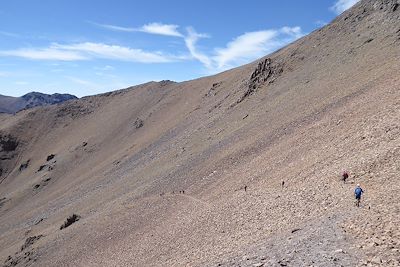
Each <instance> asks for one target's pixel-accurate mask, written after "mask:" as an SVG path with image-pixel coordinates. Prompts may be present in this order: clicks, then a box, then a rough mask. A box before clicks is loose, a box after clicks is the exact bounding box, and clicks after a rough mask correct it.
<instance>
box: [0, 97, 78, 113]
mask: <svg viewBox="0 0 400 267" xmlns="http://www.w3.org/2000/svg"><path fill="white" fill-rule="evenodd" d="M71 99H77V97H76V96H74V95H69V94H52V95H48V94H42V93H38V92H31V93H28V94H26V95H23V96H21V97H12V96H4V95H0V113H10V114H12V113H16V112H18V111H20V110H23V109H28V108H33V107H38V106H47V105H54V104H58V103H62V102H64V101H67V100H71Z"/></svg>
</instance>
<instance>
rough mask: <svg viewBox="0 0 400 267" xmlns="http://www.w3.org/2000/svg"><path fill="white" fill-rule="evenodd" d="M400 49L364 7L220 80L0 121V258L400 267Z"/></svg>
mask: <svg viewBox="0 0 400 267" xmlns="http://www.w3.org/2000/svg"><path fill="white" fill-rule="evenodd" d="M399 45H400V8H399V2H398V1H395V0H375V1H367V0H364V1H360V2H359V3H358V4H356V5H355V6H354V7H353V8H352V9H350V10H348V11H346V12H345V13H344V14H342V15H341V16H339V17H338V18H337V19H335V20H334V21H333V22H332V23H331V24H329V25H327V26H326V27H324V28H322V29H320V30H317V31H315V32H313V33H311V34H310V35H308V36H306V37H304V38H302V39H300V40H298V41H296V42H295V43H293V44H291V45H289V46H287V47H285V48H283V49H281V50H279V51H277V52H276V53H273V54H271V55H268V56H267V57H265V58H262V59H260V60H258V61H256V62H253V63H251V64H248V65H245V66H242V67H240V68H236V69H233V70H230V71H227V72H224V73H221V74H218V75H215V76H210V77H205V78H201V79H197V80H193V81H187V82H182V83H173V82H168V81H164V82H160V83H157V82H150V83H147V84H143V85H140V86H135V87H132V88H128V89H125V90H120V91H116V92H112V93H108V94H103V95H98V96H93V97H87V98H84V99H79V100H72V101H69V102H67V103H63V104H60V105H57V106H47V107H43V108H39V109H32V110H24V111H21V112H19V113H18V114H16V115H15V116H10V115H6V114H2V115H0V136H1V139H0V151H1V152H0V153H1V154H0V157H1V161H0V168H1V170H2V173H1V175H0V215H1V216H0V248H1V249H0V260H1V261H2V262H3V263H4V266H399V265H400V254H399V253H400V252H399V247H400V230H399V225H400V222H399V219H400V216H399V213H400V204H399V202H398V201H397V198H396V197H397V192H398V191H399V189H400V188H399V187H400V183H399V178H398V173H399V170H400V161H399V157H400V147H399V143H400V142H399V141H400V121H399V119H398V118H399V117H400V76H399V75H398V74H399V73H400V49H399V47H400V46H399ZM342 169H347V170H348V171H349V173H350V178H349V179H348V181H347V182H346V183H343V182H342V181H340V173H341V171H342ZM283 182H284V183H283ZM356 183H360V184H361V186H362V187H363V188H364V190H365V194H364V198H363V200H362V203H361V207H359V208H357V207H355V205H354V199H353V190H354V187H355V184H356ZM74 214H75V215H74Z"/></svg>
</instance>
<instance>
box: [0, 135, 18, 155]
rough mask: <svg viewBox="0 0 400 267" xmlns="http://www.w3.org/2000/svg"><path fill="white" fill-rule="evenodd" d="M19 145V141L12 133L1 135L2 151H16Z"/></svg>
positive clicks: (0, 148) (0, 149)
mask: <svg viewBox="0 0 400 267" xmlns="http://www.w3.org/2000/svg"><path fill="white" fill-rule="evenodd" d="M17 147H18V141H17V139H16V138H14V137H12V136H11V135H5V136H0V152H1V151H5V152H11V151H15V150H16V149H17Z"/></svg>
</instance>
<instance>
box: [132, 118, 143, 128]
mask: <svg viewBox="0 0 400 267" xmlns="http://www.w3.org/2000/svg"><path fill="white" fill-rule="evenodd" d="M143 125H144V122H143V120H142V119H140V118H137V119H136V121H135V122H134V123H133V126H135V128H136V129H139V128H142V127H143Z"/></svg>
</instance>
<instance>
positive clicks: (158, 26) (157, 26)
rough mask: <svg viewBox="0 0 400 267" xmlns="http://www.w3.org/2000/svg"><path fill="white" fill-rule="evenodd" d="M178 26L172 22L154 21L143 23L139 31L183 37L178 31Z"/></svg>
mask: <svg viewBox="0 0 400 267" xmlns="http://www.w3.org/2000/svg"><path fill="white" fill-rule="evenodd" d="M178 27H179V26H178V25H174V24H162V23H157V22H155V23H149V24H146V25H143V26H142V27H141V28H139V31H141V32H146V33H151V34H159V35H167V36H175V37H183V35H182V34H181V33H180V32H178Z"/></svg>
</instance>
